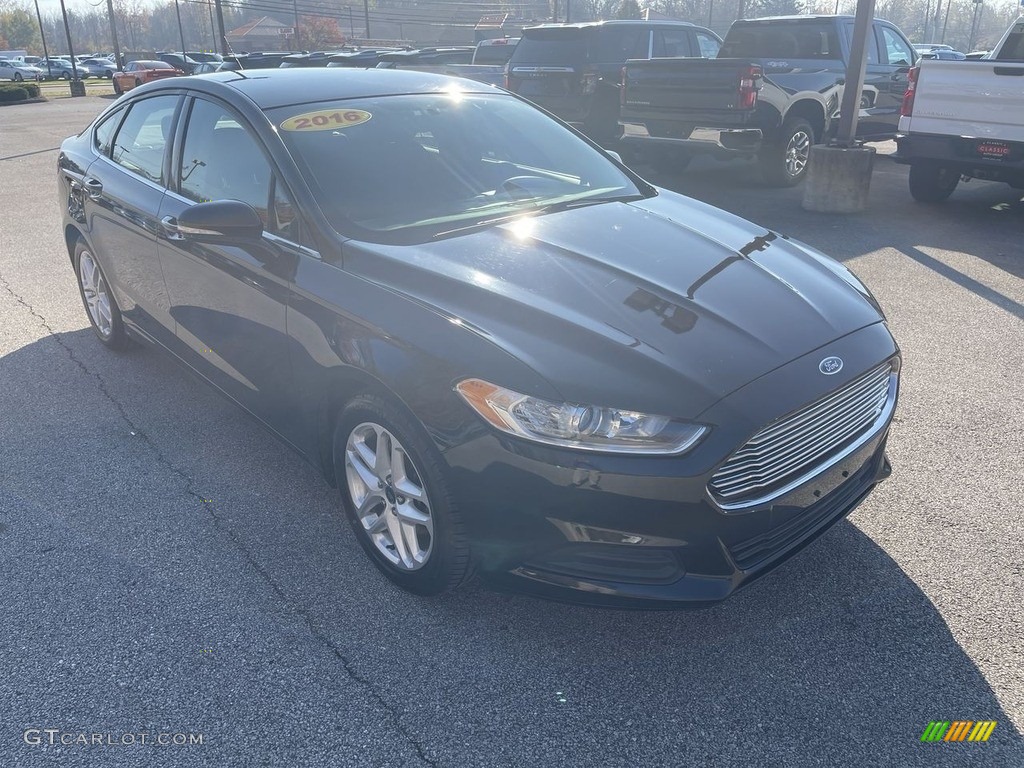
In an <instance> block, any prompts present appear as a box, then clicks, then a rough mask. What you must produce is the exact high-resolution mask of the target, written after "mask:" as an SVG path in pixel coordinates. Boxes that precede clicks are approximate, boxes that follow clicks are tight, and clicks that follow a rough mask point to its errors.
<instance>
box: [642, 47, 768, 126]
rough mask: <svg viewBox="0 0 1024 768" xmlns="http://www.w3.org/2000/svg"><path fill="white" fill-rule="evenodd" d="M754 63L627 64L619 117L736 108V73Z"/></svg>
mask: <svg viewBox="0 0 1024 768" xmlns="http://www.w3.org/2000/svg"><path fill="white" fill-rule="evenodd" d="M754 63H756V62H750V61H747V60H746V59H697V58H676V59H651V60H649V61H644V60H631V61H627V62H626V68H625V89H626V90H625V96H624V100H623V105H622V116H623V117H627V116H630V115H636V116H641V115H653V114H656V113H658V112H666V111H671V112H672V113H673V115H678V116H681V115H682V114H683V113H686V112H693V114H694V115H697V114H707V113H709V112H719V111H725V110H732V109H736V107H737V104H736V102H737V100H738V95H739V82H740V73H741V71H743V70H745V69H746V68H747V67H749V66H751V64H754Z"/></svg>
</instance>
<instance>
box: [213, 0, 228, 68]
mask: <svg viewBox="0 0 1024 768" xmlns="http://www.w3.org/2000/svg"><path fill="white" fill-rule="evenodd" d="M213 7H214V8H215V9H216V11H217V36H218V37H219V38H220V40H219V45H218V46H217V47H218V48H220V52H221V55H222V56H228V55H229V54H230V53H231V50H230V49H229V48H228V36H227V33H226V32H225V31H224V9H223V8H222V7H221V5H220V0H213Z"/></svg>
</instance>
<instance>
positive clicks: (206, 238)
mask: <svg viewBox="0 0 1024 768" xmlns="http://www.w3.org/2000/svg"><path fill="white" fill-rule="evenodd" d="M177 231H178V234H180V235H181V236H182V237H183V238H185V239H188V240H196V241H199V242H240V241H252V240H257V239H259V237H260V236H261V235H262V234H263V221H262V220H261V219H260V216H259V214H258V213H256V209H254V208H253V207H252V206H251V205H249V204H248V203H242V202H239V201H238V200H217V201H215V202H212V203H198V204H196V205H193V206H192V207H191V208H186V209H185V210H184V211H182V212H181V215H180V216H179V217H178V221H177Z"/></svg>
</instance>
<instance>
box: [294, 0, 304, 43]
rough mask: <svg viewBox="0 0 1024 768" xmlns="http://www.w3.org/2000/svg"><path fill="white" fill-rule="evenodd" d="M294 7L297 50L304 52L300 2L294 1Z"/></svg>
mask: <svg viewBox="0 0 1024 768" xmlns="http://www.w3.org/2000/svg"><path fill="white" fill-rule="evenodd" d="M292 7H293V8H294V9H295V50H296V51H301V50H302V41H301V38H300V37H299V2H298V0H292Z"/></svg>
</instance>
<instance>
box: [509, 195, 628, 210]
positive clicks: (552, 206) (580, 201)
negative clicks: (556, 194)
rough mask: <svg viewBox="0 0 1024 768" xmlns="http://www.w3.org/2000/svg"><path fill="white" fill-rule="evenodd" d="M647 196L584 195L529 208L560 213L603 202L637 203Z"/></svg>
mask: <svg viewBox="0 0 1024 768" xmlns="http://www.w3.org/2000/svg"><path fill="white" fill-rule="evenodd" d="M645 197H646V196H645V195H642V194H635V195H614V196H609V197H582V198H575V199H573V200H560V201H558V202H555V203H548V204H547V205H538V206H537V207H535V208H527V209H526V212H528V213H558V212H559V211H569V210H572V209H573V208H585V207H586V206H588V205H600V204H601V203H635V202H636V201H637V200H643V199H644V198H645Z"/></svg>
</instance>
